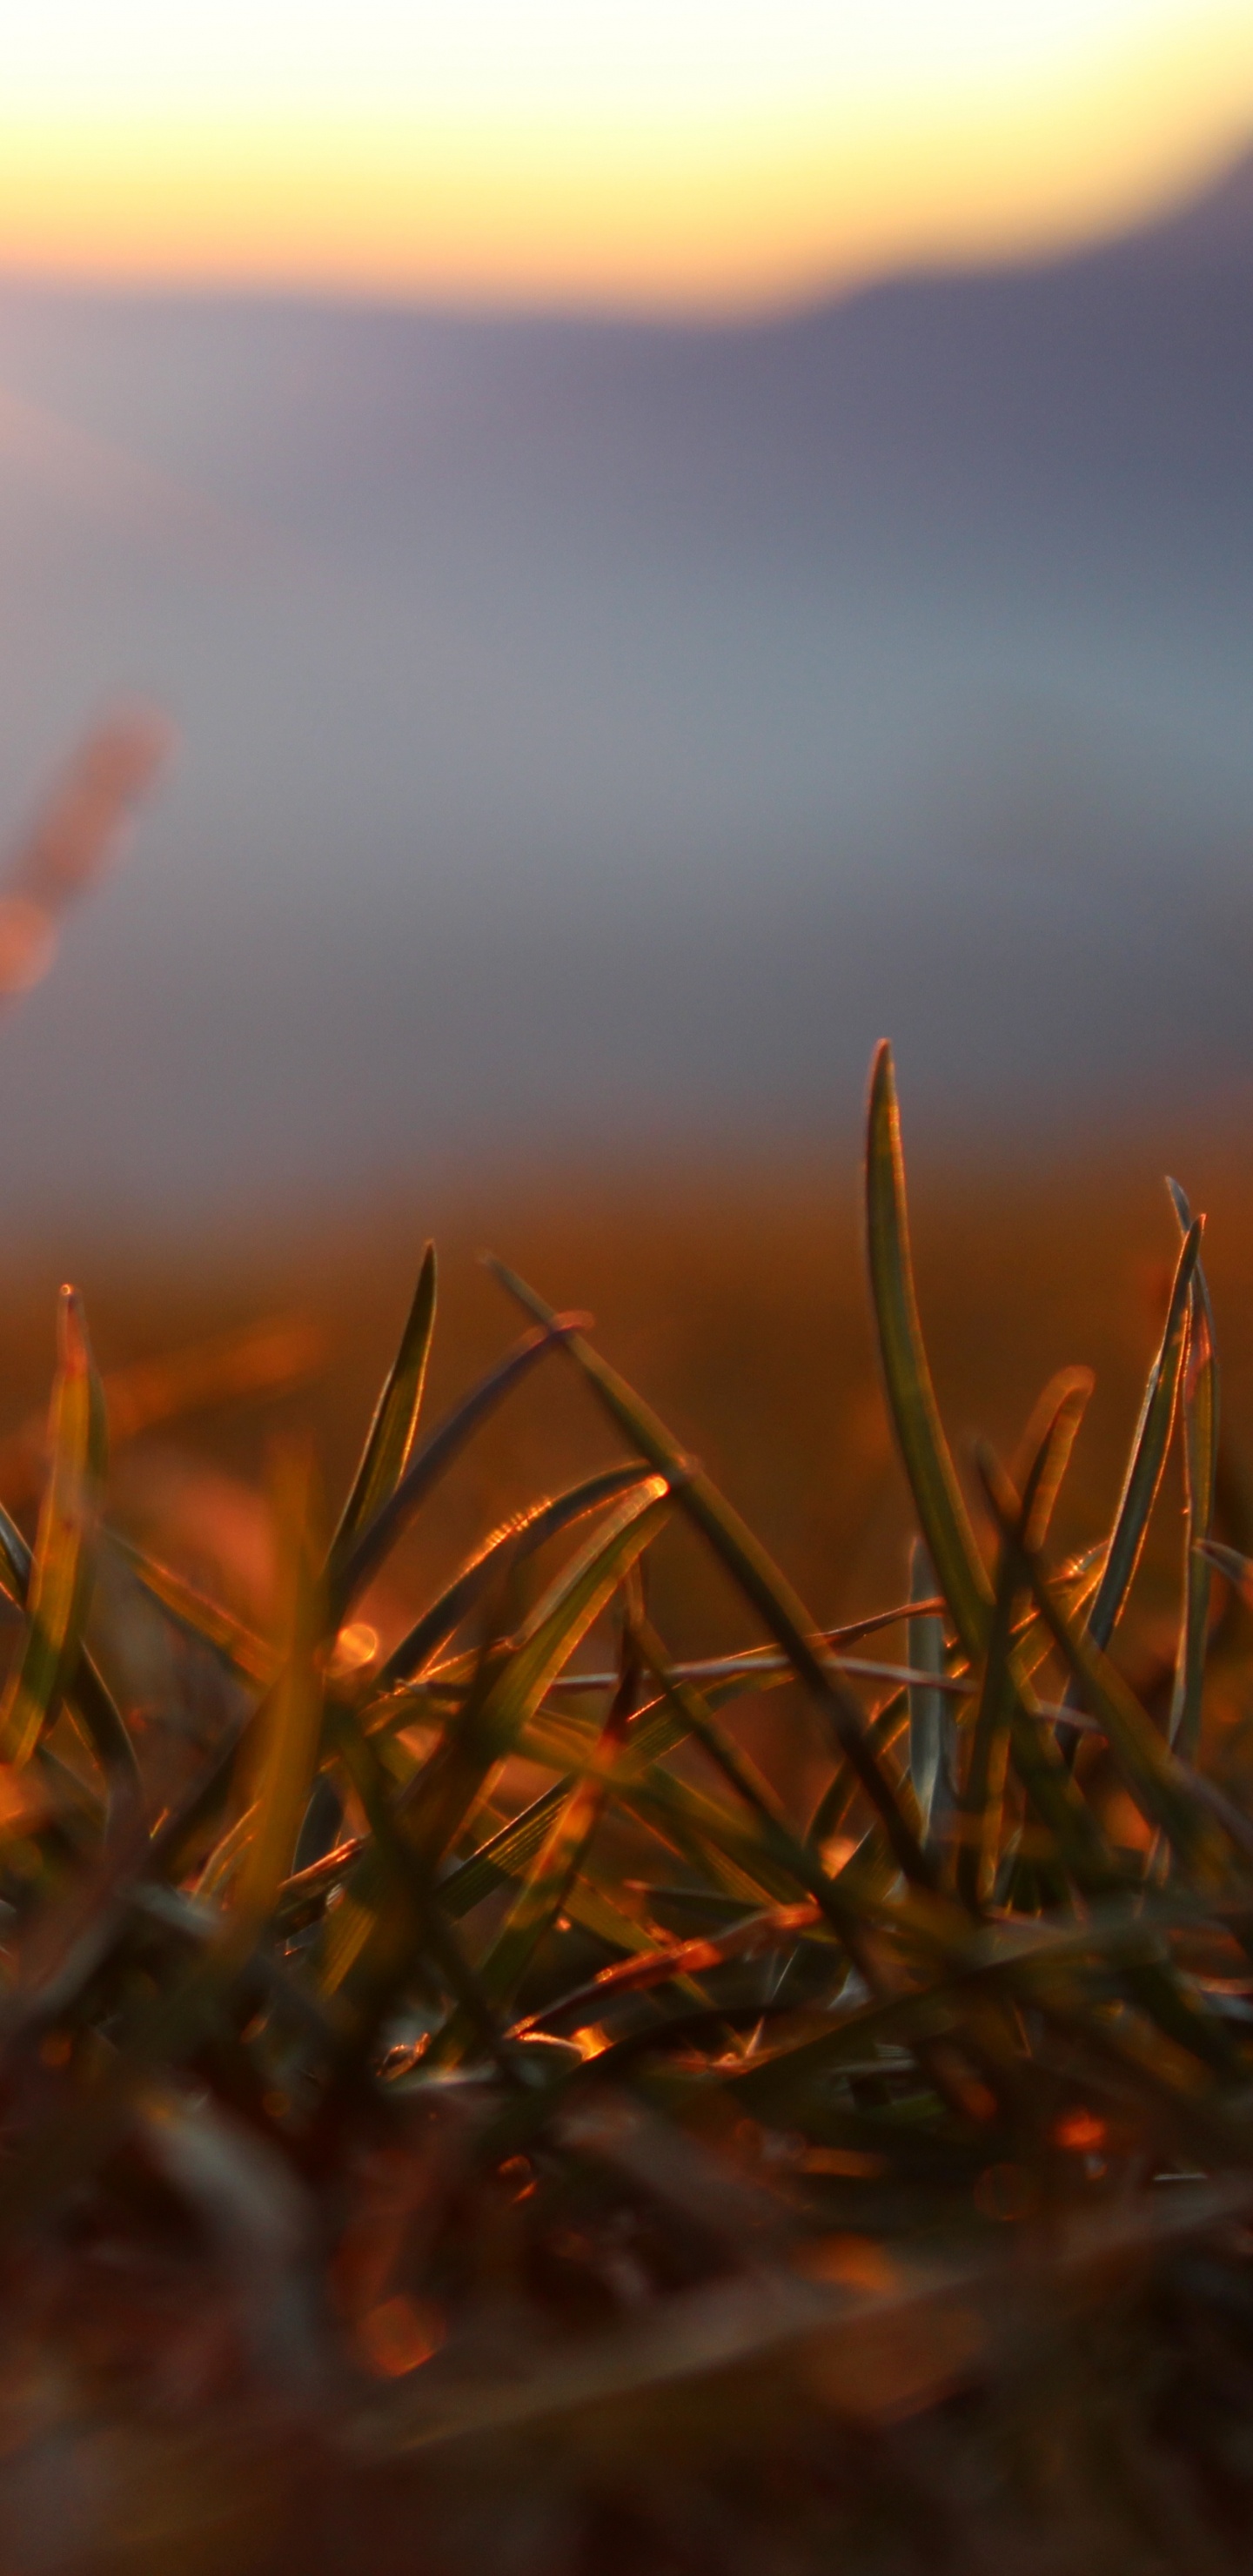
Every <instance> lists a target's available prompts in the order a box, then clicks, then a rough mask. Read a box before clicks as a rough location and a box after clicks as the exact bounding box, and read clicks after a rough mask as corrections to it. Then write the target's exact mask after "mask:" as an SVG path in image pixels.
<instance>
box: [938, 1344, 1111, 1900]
mask: <svg viewBox="0 0 1253 2576" xmlns="http://www.w3.org/2000/svg"><path fill="white" fill-rule="evenodd" d="M1091 1392H1092V1379H1091V1375H1090V1373H1089V1372H1088V1371H1087V1370H1084V1371H1083V1372H1082V1373H1081V1374H1080V1373H1077V1372H1076V1373H1072V1372H1070V1371H1067V1372H1065V1374H1064V1375H1063V1376H1062V1377H1061V1378H1059V1379H1057V1380H1055V1381H1054V1383H1053V1385H1052V1386H1050V1387H1049V1388H1048V1389H1046V1392H1045V1396H1044V1399H1043V1402H1042V1404H1041V1406H1040V1407H1039V1408H1038V1409H1037V1414H1036V1416H1035V1418H1034V1419H1033V1423H1032V1426H1031V1432H1030V1434H1029V1437H1030V1438H1031V1440H1032V1443H1033V1445H1032V1447H1031V1450H1030V1452H1029V1454H1028V1457H1027V1464H1026V1472H1025V1475H1024V1477H1023V1481H1022V1487H1021V1501H1020V1504H1019V1508H1018V1513H1017V1517H1016V1520H1015V1524H1014V1537H1013V1540H1012V1541H1005V1542H1003V1544H1002V1547H1001V1558H1000V1565H999V1568H998V1572H997V1582H996V1597H995V1601H994V1603H993V1609H992V1621H991V1626H990V1628H989V1630H988V1647H987V1654H986V1657H985V1659H984V1666H983V1682H982V1687H981V1689H980V1694H979V1703H978V1706H977V1708H976V1710H975V1715H974V1722H973V1726H972V1728H971V1734H970V1758H969V1762H968V1764H967V1770H966V1778H965V1781H964V1783H963V1786H962V1793H961V1836H960V1847H959V1850H958V1855H957V1885H958V1888H959V1890H960V1891H961V1894H962V1895H963V1896H964V1897H965V1899H966V1901H967V1903H968V1904H969V1905H971V1906H974V1907H977V1908H981V1907H983V1906H985V1905H986V1904H987V1903H988V1901H989V1899H990V1897H991V1895H992V1891H993V1888H994V1886H995V1883H996V1868H997V1861H998V1858H999V1855H1000V1842H1001V1821H1002V1811H1003V1808H1004V1800H1005V1778H1006V1770H1007V1766H1008V1760H1009V1738H1010V1724H1011V1720H1012V1717H1013V1712H1014V1705H1015V1702H1016V1700H1017V1697H1018V1690H1019V1676H1018V1672H1017V1670H1016V1667H1015V1661H1014V1615H1015V1610H1016V1608H1017V1603H1018V1597H1019V1593H1020V1591H1021V1588H1022V1557H1021V1552H1022V1549H1023V1548H1024V1547H1029V1546H1031V1545H1032V1543H1033V1541H1034V1543H1035V1544H1036V1545H1037V1546H1038V1544H1039V1540H1040V1539H1041V1538H1042V1537H1043V1535H1044V1532H1045V1530H1046V1529H1047V1527H1048V1521H1049V1516H1050V1514H1051V1511H1052V1508H1053V1503H1054V1500H1055V1498H1056V1495H1057V1490H1058V1487H1059V1485H1060V1483H1061V1478H1062V1475H1063V1473H1064V1470H1065V1464H1066V1460H1067V1459H1068V1457H1069V1455H1070V1452H1071V1449H1072V1447H1073V1445H1074V1439H1075V1433H1076V1432H1077V1430H1078V1427H1079V1423H1080V1421H1081V1419H1082V1416H1083V1410H1084V1407H1085V1405H1086V1404H1087V1401H1088V1397H1089V1395H1090V1394H1091Z"/></svg>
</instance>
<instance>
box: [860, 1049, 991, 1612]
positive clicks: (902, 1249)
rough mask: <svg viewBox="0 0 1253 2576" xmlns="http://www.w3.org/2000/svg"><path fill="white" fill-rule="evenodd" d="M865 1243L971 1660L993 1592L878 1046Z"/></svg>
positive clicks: (899, 1433) (920, 1483) (897, 1410)
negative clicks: (933, 1350) (931, 1329)
mask: <svg viewBox="0 0 1253 2576" xmlns="http://www.w3.org/2000/svg"><path fill="white" fill-rule="evenodd" d="M866 1245H867V1252H868V1256H869V1263H870V1292H871V1298H872V1302H873V1305H874V1314H875V1323H876V1326H877V1329H878V1337H879V1356H880V1360H881V1362H882V1366H883V1377H884V1384H885V1386H886V1390H887V1398H888V1406H889V1409H890V1412H891V1415H892V1421H893V1424H894V1426H895V1430H896V1437H897V1441H898V1443H899V1446H900V1451H901V1456H902V1459H903V1461H904V1466H905V1473H906V1475H907V1477H908V1479H909V1485H910V1490H911V1492H912V1494H913V1497H914V1505H915V1508H916V1510H917V1513H918V1520H919V1524H920V1526H921V1529H922V1535H923V1537H924V1539H925V1541H926V1544H927V1547H928V1549H929V1551H930V1556H931V1562H932V1564H933V1565H934V1567H935V1571H936V1576H937V1579H938V1582H939V1586H940V1590H941V1591H942V1593H943V1595H944V1598H945V1600H946V1601H947V1603H948V1606H949V1610H950V1612H951V1614H952V1619H953V1624H954V1626H955V1628H956V1630H957V1633H958V1636H959V1637H960V1638H961V1641H962V1644H963V1646H964V1647H965V1649H966V1653H967V1655H968V1656H969V1657H970V1659H971V1661H972V1662H977V1661H978V1659H979V1657H980V1655H981V1654H982V1652H983V1644H984V1638H985V1636H986V1633H987V1625H988V1618H989V1615H990V1612H991V1606H992V1596H991V1588H990V1585H989V1583H988V1578H987V1574H986V1571H985V1569H984V1565H983V1561H982V1559H981V1557H980V1555H979V1551H978V1548H977V1547H976V1545H975V1536H974V1531H973V1530H972V1528H971V1525H970V1515H969V1513H968V1512H967V1510H966V1505H965V1501H964V1498H963V1495H962V1490H961V1487H960V1485H959V1483H958V1481H957V1471H956V1468H955V1467H954V1465H953V1460H952V1455H951V1452H950V1450H949V1445H948V1442H947V1440H946V1439H945V1436H944V1430H943V1426H942V1424H941V1421H940V1413H939V1407H938V1405H937V1403H936V1400H935V1389H934V1387H933V1385H932V1382H931V1371H930V1368H929V1366H928V1363H927V1354H926V1350H925V1347H924V1345H923V1339H922V1327H921V1325H920V1323H919V1320H918V1300H917V1297H916V1294H915V1291H914V1275H913V1265H912V1262H911V1259H910V1251H909V1221H908V1214H907V1209H906V1203H905V1163H904V1157H903V1154H902V1151H901V1129H900V1113H899V1110H898V1108H897V1100H896V1078H895V1074H894V1072H893V1068H892V1051H891V1048H890V1047H889V1046H888V1045H887V1044H886V1043H885V1044H883V1045H882V1046H880V1048H879V1049H878V1051H877V1053H876V1056H875V1060H874V1068H873V1072H872V1075H871V1083H870V1113H869V1123H868V1133H867V1142H866Z"/></svg>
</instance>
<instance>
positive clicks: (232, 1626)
mask: <svg viewBox="0 0 1253 2576" xmlns="http://www.w3.org/2000/svg"><path fill="white" fill-rule="evenodd" d="M108 1536H109V1545H110V1547H112V1548H115V1549H116V1550H117V1553H118V1555H119V1556H120V1557H121V1558H122V1560H123V1563H124V1564H125V1565H126V1566H127V1567H128V1569H129V1571H130V1572H131V1574H133V1576H134V1578H135V1581H136V1582H137V1583H138V1584H140V1585H141V1586H142V1588H143V1590H144V1591H145V1592H146V1593H147V1594H148V1595H149V1597H150V1599H152V1600H153V1601H155V1602H156V1603H157V1605H158V1607H159V1608H160V1609H161V1610H163V1611H164V1612H165V1614H166V1617H167V1618H168V1619H170V1620H171V1621H172V1622H173V1624H174V1626H175V1627H176V1628H180V1629H182V1630H183V1631H184V1633H185V1634H186V1635H187V1636H189V1637H194V1638H195V1639H196V1640H197V1641H198V1643H199V1644H201V1645H204V1646H209V1647H211V1648H212V1650H213V1652H214V1654H215V1655H218V1656H220V1657H221V1660H222V1662H223V1663H225V1664H228V1665H229V1666H230V1668H231V1670H232V1671H233V1672H234V1673H235V1674H236V1676H237V1678H238V1679H239V1680H240V1681H242V1682H247V1683H249V1684H251V1683H255V1682H260V1683H261V1684H263V1685H264V1684H267V1683H269V1682H270V1681H272V1680H273V1678H274V1649H273V1647H272V1645H271V1644H270V1643H269V1640H268V1639H267V1638H265V1637H259V1636H258V1635H257V1633H256V1631H255V1629H253V1628H250V1627H249V1626H248V1625H247V1622H246V1621H245V1620H243V1619H240V1618H238V1617H237V1616H236V1613H235V1612H234V1611H233V1610H228V1609H226V1608H225V1607H224V1605H223V1604H222V1603H221V1602H220V1601H213V1600H211V1599H210V1598H209V1595H208V1594H207V1593H205V1592H201V1591H200V1590H199V1588H198V1587H197V1585H195V1584H194V1583H189V1582H188V1581H187V1580H186V1578H185V1576H183V1575H181V1574H176V1573H175V1572H174V1571H173V1569H172V1567H170V1566H168V1565H161V1564H159V1563H158V1562H157V1559H156V1558H155V1557H153V1556H149V1555H148V1554H147V1552H146V1550H144V1549H143V1548H138V1547H136V1546H134V1544H133V1543H132V1541H131V1540H130V1539H127V1538H123V1537H121V1536H120V1534H119V1532H118V1531H116V1530H113V1529H111V1530H110V1531H109V1534H108Z"/></svg>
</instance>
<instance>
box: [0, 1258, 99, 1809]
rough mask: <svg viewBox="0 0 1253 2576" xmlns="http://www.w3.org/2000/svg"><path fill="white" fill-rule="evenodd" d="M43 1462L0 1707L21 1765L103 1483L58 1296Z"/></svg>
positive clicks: (80, 1357) (81, 1576)
mask: <svg viewBox="0 0 1253 2576" xmlns="http://www.w3.org/2000/svg"><path fill="white" fill-rule="evenodd" d="M58 1340H59V1345H60V1350H59V1367H58V1371H57V1381H56V1386H55V1389H54V1392H53V1399H52V1417H51V1423H50V1430H49V1449H50V1453H51V1454H50V1460H49V1467H48V1477H47V1482H46V1485H45V1488H44V1498H43V1503H42V1505H41V1508H40V1514H39V1528H38V1533H37V1536H36V1540H35V1549H34V1556H33V1560H32V1564H31V1571H30V1582H29V1589H28V1593H27V1602H26V1616H27V1629H26V1638H25V1643H24V1645H23V1649H22V1653H21V1655H20V1657H19V1660H18V1663H17V1667H16V1669H15V1671H14V1673H13V1675H12V1678H11V1679H10V1681H9V1683H8V1685H7V1687H6V1690H5V1693H4V1698H3V1701H2V1702H0V1760H2V1761H5V1762H11V1763H13V1764H14V1765H16V1766H17V1767H19V1768H20V1767H21V1765H22V1764H24V1763H26V1762H29V1760H30V1757H31V1755H32V1753H33V1752H34V1750H35V1746H36V1745H37V1743H38V1742H39V1738H40V1736H41V1734H42V1733H43V1730H44V1728H45V1726H46V1725H47V1724H48V1722H49V1720H50V1718H52V1717H53V1716H54V1715H55V1713H56V1709H57V1707H58V1705H59V1703H60V1700H61V1698H62V1695H63V1693H64V1691H65V1688H66V1685H67V1684H68V1683H69V1682H70V1681H71V1680H72V1678H73V1675H74V1671H75V1668H76V1666H77V1664H78V1659H79V1653H80V1649H81V1644H82V1629H83V1620H84V1617H85V1615H86V1611H87V1605H88V1602H89V1600H90V1597H91V1587H92V1581H93V1576H94V1570H95V1538H96V1529H97V1524H98V1519H99V1510H100V1492H101V1486H102V1483H103V1478H104V1468H105V1455H106V1430H105V1417H104V1397H103V1392H102V1390H101V1386H100V1380H99V1377H98V1376H97V1373H96V1369H95V1364H94V1362H93V1360H92V1357H91V1350H90V1346H89V1344H88V1341H87V1335H86V1330H85V1327H84V1324H83V1319H82V1309H81V1306H80V1303H79V1300H78V1297H77V1295H76V1294H75V1292H74V1290H73V1289H70V1288H63V1289H62V1291H61V1302H60V1308H59V1312H58Z"/></svg>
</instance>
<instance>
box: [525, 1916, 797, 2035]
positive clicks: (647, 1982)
mask: <svg viewBox="0 0 1253 2576" xmlns="http://www.w3.org/2000/svg"><path fill="white" fill-rule="evenodd" d="M822 1930H823V1919H822V1912H821V1909H820V1907H819V1906H817V1905H816V1904H815V1903H814V1900H813V1898H812V1897H802V1899H801V1901H800V1903H799V1904H797V1905H776V1906H774V1907H772V1908H771V1909H770V1911H769V1912H768V1913H760V1914H750V1915H749V1916H748V1918H747V1920H746V1921H744V1922H742V1923H734V1924H732V1925H731V1926H730V1928H729V1930H727V1931H725V1932H718V1933H713V1934H709V1935H706V1936H705V1937H703V1938H700V1939H693V1940H687V1941H669V1942H667V1943H665V1944H664V1946H662V1947H660V1948H658V1949H655V1950H652V1951H650V1952H649V1953H648V1955H647V1956H646V1957H643V1958H638V1959H621V1960H618V1961H617V1962H616V1963H615V1965H614V1966H613V1967H611V1968H602V1969H601V1971H600V1974H599V1975H598V1976H595V1977H588V1978H586V1979H585V1980H584V1983H583V1984H582V1985H581V1986H572V1987H571V1989H570V1992H569V1993H568V1994H565V1995H562V1996H560V1997H559V1999H558V2001H557V2002H556V2003H551V2004H545V2006H544V2008H543V2010H542V2012H536V2013H530V2014H528V2016H527V2018H526V2020H525V2021H520V2022H518V2023H516V2024H515V2026H514V2030H513V2033H512V2036H513V2037H514V2038H515V2039H521V2038H524V2037H526V2036H527V2035H528V2034H529V2033H530V2032H531V2031H536V2030H547V2029H549V2028H550V2027H551V2026H552V2025H553V2024H555V2023H558V2022H561V2023H565V2022H566V2021H567V2020H568V2017H569V2016H570V2014H572V2013H573V2014H575V2015H576V2016H577V2017H578V2018H577V2019H576V2022H575V2025H574V2026H575V2027H576V2028H584V2027H585V2026H586V2024H587V2023H588V2022H590V2021H595V2020H596V2019H597V2017H598V2015H599V2013H600V2012H601V2011H602V2010H603V2008H604V2006H605V2005H606V2004H607V2003H611V2002H613V2001H614V1999H615V1998H616V1997H617V1996H619V1995H629V1994H647V1993H649V1992H650V1991H651V1989H652V1988H653V1987H654V1986H661V1985H670V1984H672V1983H673V1982H675V1981H676V1980H677V1979H679V1978H682V1977H699V1976H704V1975H708V1973H709V1971H710V1970H711V1969H713V1968H720V1967H722V1966H724V1965H725V1963H726V1962H727V1961H728V1960H730V1959H755V1958H760V1957H763V1956H764V1955H765V1954H766V1953H767V1952H768V1951H771V1950H777V1949H779V1948H790V1947H791V1946H792V1944H793V1943H794V1941H795V1939H796V1936H797V1934H798V1933H801V1932H816V1933H818V1934H819V1936H821V1933H822Z"/></svg>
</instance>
